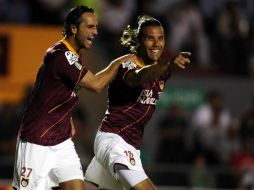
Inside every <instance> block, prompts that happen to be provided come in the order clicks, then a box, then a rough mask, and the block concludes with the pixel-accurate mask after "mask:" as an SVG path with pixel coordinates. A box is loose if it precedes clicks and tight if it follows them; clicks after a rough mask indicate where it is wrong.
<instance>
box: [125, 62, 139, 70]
mask: <svg viewBox="0 0 254 190" xmlns="http://www.w3.org/2000/svg"><path fill="white" fill-rule="evenodd" d="M122 67H123V68H128V70H131V69H135V68H136V67H137V65H136V64H135V63H134V62H132V61H125V62H123V63H122Z"/></svg>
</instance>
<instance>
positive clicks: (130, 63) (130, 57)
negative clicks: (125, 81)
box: [113, 54, 137, 69]
mask: <svg viewBox="0 0 254 190" xmlns="http://www.w3.org/2000/svg"><path fill="white" fill-rule="evenodd" d="M135 58H136V55H134V54H126V55H123V56H121V57H119V58H117V59H115V60H113V62H120V64H121V65H122V68H128V69H134V68H136V67H137V65H136V64H135Z"/></svg>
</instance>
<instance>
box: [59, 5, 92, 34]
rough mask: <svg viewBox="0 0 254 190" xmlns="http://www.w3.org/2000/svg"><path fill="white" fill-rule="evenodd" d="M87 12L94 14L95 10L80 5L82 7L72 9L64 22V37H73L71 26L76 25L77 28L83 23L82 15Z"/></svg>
mask: <svg viewBox="0 0 254 190" xmlns="http://www.w3.org/2000/svg"><path fill="white" fill-rule="evenodd" d="M86 12H89V13H94V9H92V8H89V7H87V6H85V5H80V6H77V7H75V8H72V9H71V10H70V11H69V13H68V14H67V17H66V19H65V21H64V29H63V35H64V36H67V37H68V36H71V35H72V32H71V25H72V24H73V25H75V26H76V27H78V26H79V25H80V23H81V21H82V20H81V19H80V17H81V15H82V14H83V13H86Z"/></svg>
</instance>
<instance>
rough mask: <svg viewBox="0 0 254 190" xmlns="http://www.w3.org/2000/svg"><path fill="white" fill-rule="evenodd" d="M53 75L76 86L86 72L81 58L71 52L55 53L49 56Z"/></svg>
mask: <svg viewBox="0 0 254 190" xmlns="http://www.w3.org/2000/svg"><path fill="white" fill-rule="evenodd" d="M51 59H52V64H53V65H54V67H53V75H55V77H64V78H67V79H68V80H70V81H71V82H72V83H73V84H77V83H78V82H80V80H81V79H82V78H83V77H84V76H85V74H86V73H87V72H88V70H87V69H86V68H85V67H84V66H83V64H82V59H81V57H79V56H77V55H75V54H74V53H73V52H71V51H55V52H54V53H52V56H51Z"/></svg>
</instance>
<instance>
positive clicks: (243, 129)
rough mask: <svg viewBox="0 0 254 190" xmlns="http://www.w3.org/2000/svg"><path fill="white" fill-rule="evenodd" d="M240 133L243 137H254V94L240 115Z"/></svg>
mask: <svg viewBox="0 0 254 190" xmlns="http://www.w3.org/2000/svg"><path fill="white" fill-rule="evenodd" d="M240 134H241V138H242V139H243V138H245V137H251V138H253V139H254V96H253V98H252V100H251V102H250V104H249V105H248V107H247V108H245V109H244V110H243V113H242V114H241V116H240Z"/></svg>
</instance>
